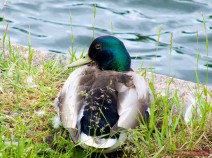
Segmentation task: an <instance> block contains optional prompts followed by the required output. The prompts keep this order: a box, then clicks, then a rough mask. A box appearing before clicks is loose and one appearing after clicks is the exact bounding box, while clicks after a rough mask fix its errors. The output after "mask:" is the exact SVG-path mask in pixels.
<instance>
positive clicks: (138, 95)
mask: <svg viewBox="0 0 212 158" xmlns="http://www.w3.org/2000/svg"><path fill="white" fill-rule="evenodd" d="M126 74H127V75H129V76H131V81H132V82H131V83H130V84H122V83H120V82H119V83H117V86H116V89H117V91H118V114H119V120H118V124H117V127H121V128H125V129H130V128H135V127H136V126H138V125H139V123H140V122H141V121H142V119H144V120H145V119H146V117H148V115H149V108H150V100H151V95H152V94H151V90H150V88H149V85H148V84H147V82H146V81H145V80H144V78H143V77H141V76H140V75H139V74H137V73H136V72H128V73H126Z"/></svg>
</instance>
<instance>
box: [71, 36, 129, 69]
mask: <svg viewBox="0 0 212 158" xmlns="http://www.w3.org/2000/svg"><path fill="white" fill-rule="evenodd" d="M90 61H94V62H96V64H97V65H98V66H99V67H100V69H102V70H115V71H119V72H123V71H128V70H130V65H131V60H130V56H129V53H128V52H127V50H126V48H125V46H124V44H123V43H122V42H121V41H120V40H119V39H118V38H116V37H113V36H101V37H98V38H96V39H95V40H94V41H93V42H92V43H91V45H90V47H89V50H88V55H87V56H85V57H84V59H81V60H79V61H76V62H74V63H72V64H71V65H70V67H74V66H79V65H84V64H87V63H89V62H90ZM78 63H79V64H78Z"/></svg>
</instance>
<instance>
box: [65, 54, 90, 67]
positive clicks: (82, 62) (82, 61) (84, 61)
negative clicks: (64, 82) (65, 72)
mask: <svg viewBox="0 0 212 158" xmlns="http://www.w3.org/2000/svg"><path fill="white" fill-rule="evenodd" d="M91 61H92V60H91V59H90V58H89V56H88V54H86V55H85V56H84V57H83V58H81V59H79V60H77V61H74V62H73V63H71V64H70V65H69V66H68V68H72V67H76V66H82V65H86V64H88V63H90V62H91Z"/></svg>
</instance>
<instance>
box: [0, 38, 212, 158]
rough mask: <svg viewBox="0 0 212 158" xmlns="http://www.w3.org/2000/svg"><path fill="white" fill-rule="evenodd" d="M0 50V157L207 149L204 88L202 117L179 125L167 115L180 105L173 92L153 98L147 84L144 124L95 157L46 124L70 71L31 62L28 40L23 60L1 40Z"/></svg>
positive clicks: (209, 127)
mask: <svg viewBox="0 0 212 158" xmlns="http://www.w3.org/2000/svg"><path fill="white" fill-rule="evenodd" d="M3 48H4V49H2V50H1V52H0V105H1V106H0V157H3V158H7V157H17V158H19V157H27V158H28V157H165V156H173V155H174V154H177V152H178V151H179V152H180V151H182V150H211V149H212V133H211V131H212V124H211V119H212V116H211V113H212V107H211V105H209V103H208V102H206V100H205V99H204V98H203V95H206V94H208V93H209V92H208V91H207V90H206V89H205V90H204V92H203V93H200V94H198V95H197V98H196V100H197V102H198V103H199V104H200V105H201V112H202V117H201V118H200V117H197V118H194V119H193V121H192V122H190V123H189V124H185V123H184V120H183V118H182V115H181V113H180V114H173V113H172V110H173V105H175V106H177V107H180V104H181V103H180V99H181V98H179V97H178V94H177V92H176V93H175V95H174V97H172V98H170V96H167V95H165V96H162V95H161V94H157V93H155V91H154V80H152V81H151V82H150V87H151V89H152V91H153V94H154V98H155V102H154V103H153V104H152V108H151V117H150V121H149V124H147V125H145V124H142V123H141V124H140V126H139V127H138V129H134V130H130V131H129V132H128V133H129V137H128V141H127V142H126V144H125V145H124V146H122V147H121V148H120V150H119V151H117V152H114V153H111V154H104V153H101V154H95V153H93V150H88V151H86V150H83V149H81V148H80V147H78V146H77V145H75V144H73V142H72V141H71V139H70V138H69V134H68V132H67V131H65V130H64V129H63V128H62V127H60V128H59V129H54V128H53V126H52V119H53V117H54V115H55V114H56V112H55V110H54V105H53V104H54V98H55V97H56V96H57V93H58V92H59V90H60V88H61V87H62V85H63V83H64V81H65V80H66V79H67V77H68V75H69V74H70V73H71V71H72V70H66V69H64V67H65V66H66V65H64V64H60V63H59V62H58V61H56V60H49V61H42V62H41V64H40V65H36V64H34V62H33V58H34V50H33V49H31V47H30V41H29V45H28V49H27V51H26V53H28V58H23V56H21V55H20V52H19V51H20V50H19V49H16V48H14V47H12V46H11V45H10V42H9V41H4V46H3ZM170 82H172V81H170ZM167 86H168V84H167ZM210 95H211V94H210ZM41 111H43V112H44V113H42V112H41ZM170 119H172V124H171V126H170V125H169V120H170ZM178 154H179V153H178Z"/></svg>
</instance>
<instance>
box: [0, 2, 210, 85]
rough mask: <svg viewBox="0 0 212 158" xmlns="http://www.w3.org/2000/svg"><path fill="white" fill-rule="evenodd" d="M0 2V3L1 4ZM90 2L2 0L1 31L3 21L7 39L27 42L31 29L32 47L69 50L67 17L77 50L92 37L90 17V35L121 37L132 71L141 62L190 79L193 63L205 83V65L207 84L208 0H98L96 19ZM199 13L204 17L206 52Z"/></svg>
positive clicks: (86, 46)
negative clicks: (4, 4) (129, 57)
mask: <svg viewBox="0 0 212 158" xmlns="http://www.w3.org/2000/svg"><path fill="white" fill-rule="evenodd" d="M3 2H4V0H3ZM3 2H1V1H0V5H1V6H0V8H2V7H3ZM93 6H94V3H93V2H91V1H88V0H87V1H85V0H84V1H66V0H46V1H43V0H34V1H25V0H16V1H7V4H6V6H5V7H4V8H3V9H1V11H0V31H1V32H3V31H4V28H3V26H5V23H8V24H9V36H10V39H11V41H12V42H15V43H18V44H22V45H27V43H28V34H29V32H30V34H31V35H30V38H31V44H32V46H33V47H36V48H39V49H44V50H49V51H51V52H55V53H68V50H69V48H70V46H71V35H72V30H71V25H70V16H71V17H72V29H73V34H74V37H75V40H74V46H75V48H77V52H79V53H81V51H82V50H83V49H84V48H86V49H87V48H88V47H89V45H90V43H91V41H92V39H93V37H92V36H93V25H94V21H95V32H94V33H95V37H97V36H101V35H106V34H110V35H114V36H116V37H118V38H120V39H121V40H122V41H123V42H124V44H125V45H126V47H127V49H128V51H129V52H130V54H131V56H132V59H133V62H132V67H133V68H134V69H138V68H139V67H140V65H142V66H143V67H144V68H153V69H154V71H156V72H157V73H161V74H166V75H171V76H175V77H177V78H181V79H185V80H191V81H194V82H195V80H196V77H195V70H196V69H197V67H198V70H199V77H200V81H201V82H203V83H204V82H205V81H206V79H205V77H206V73H207V67H208V76H209V84H210V85H212V1H211V0H205V1H204V2H203V1H201V0H193V1H187V0H184V1H182V0H169V1H167V0H148V1H141V0H131V1H130V0H118V1H112V0H107V1H106V0H103V1H101V2H98V3H97V9H96V11H97V14H96V17H95V20H94V16H93V12H94V7H93ZM201 12H202V13H203V14H204V18H205V21H206V32H207V36H208V39H209V46H208V50H209V51H208V53H207V52H206V43H205V37H206V33H205V30H204V24H203V18H202V16H201ZM3 17H4V18H5V20H4V21H3ZM160 28H162V29H161V31H159V30H160ZM171 33H172V35H173V38H172V49H170V42H171V40H170V39H171ZM197 35H198V36H197ZM158 40H159V41H160V42H158ZM197 54H199V56H200V60H199V61H198V63H197Z"/></svg>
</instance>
